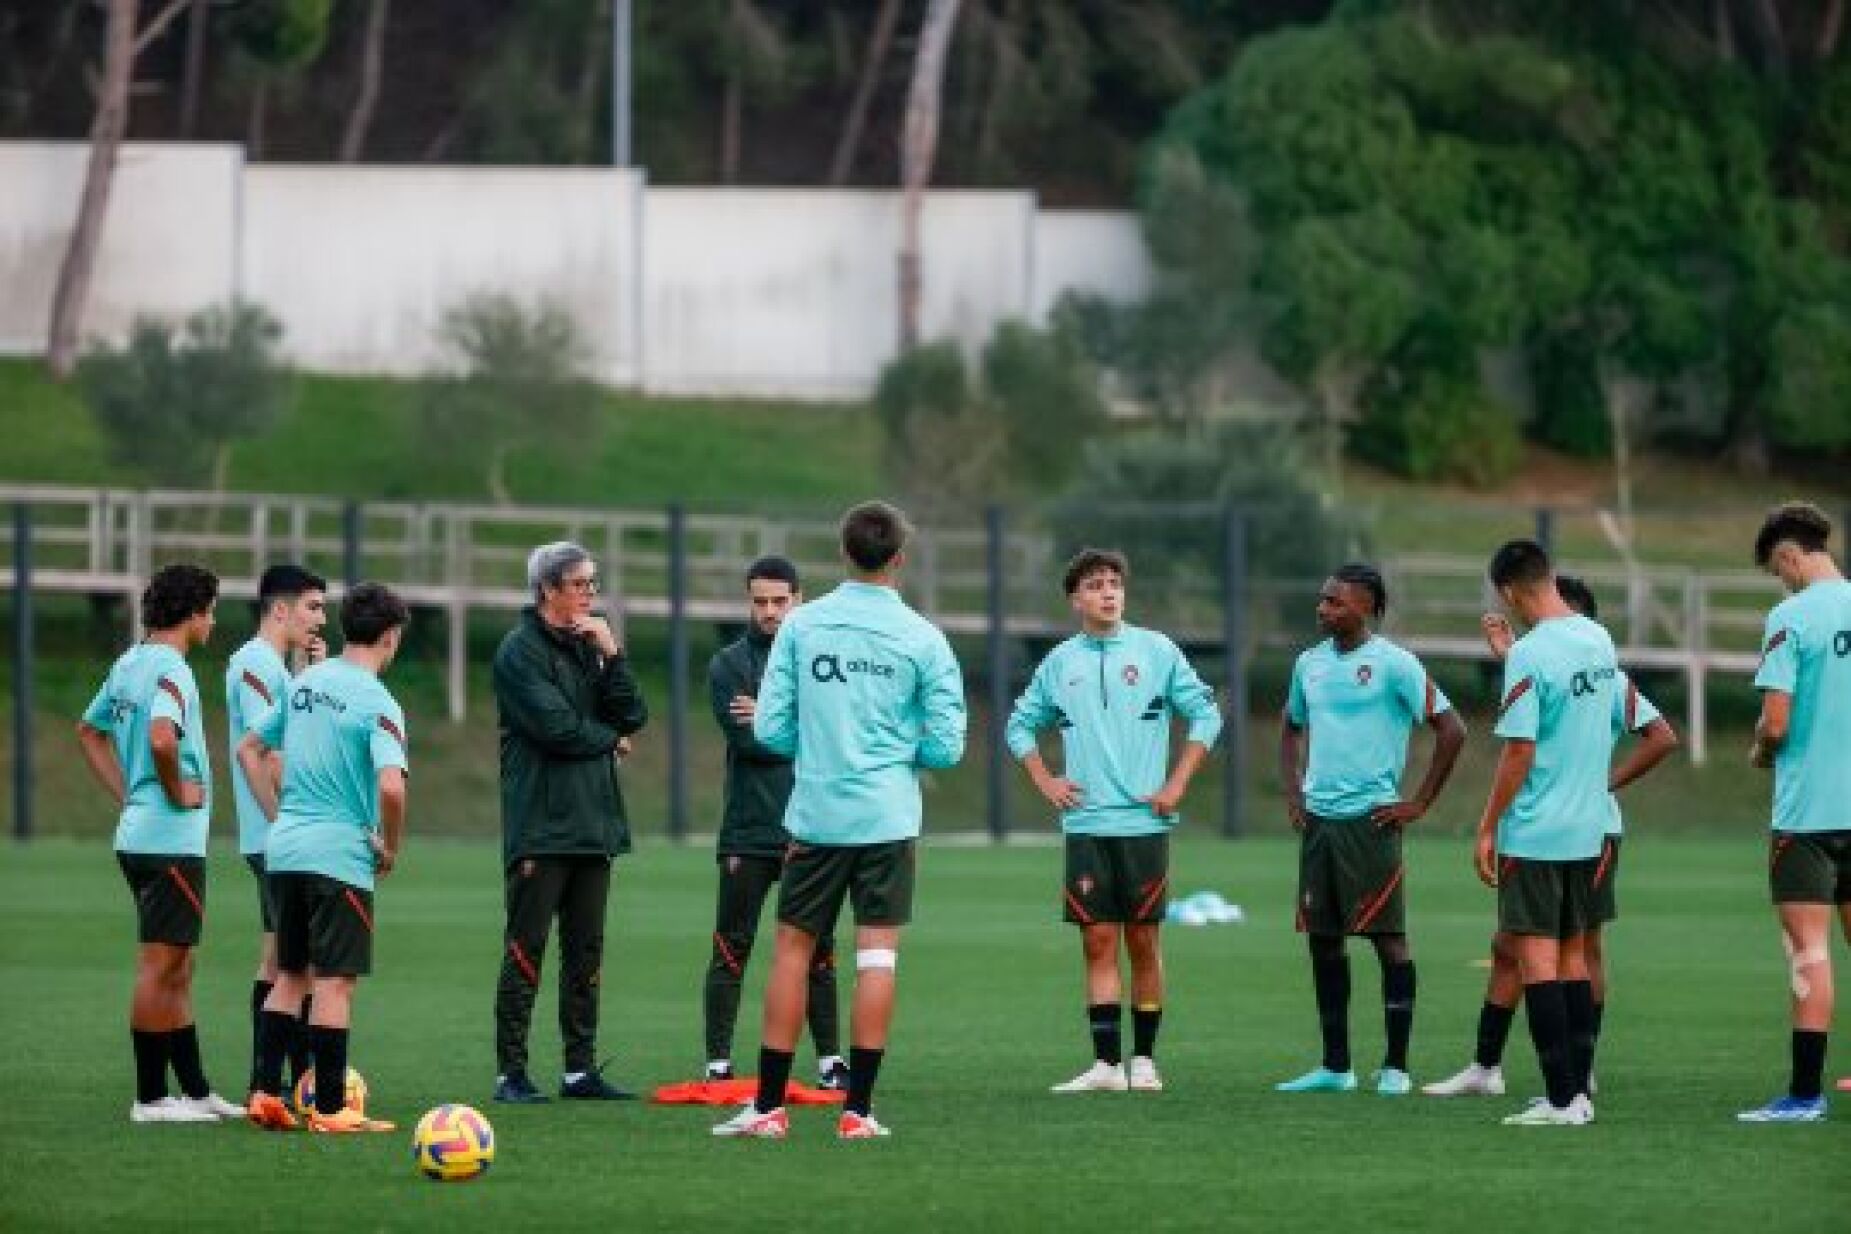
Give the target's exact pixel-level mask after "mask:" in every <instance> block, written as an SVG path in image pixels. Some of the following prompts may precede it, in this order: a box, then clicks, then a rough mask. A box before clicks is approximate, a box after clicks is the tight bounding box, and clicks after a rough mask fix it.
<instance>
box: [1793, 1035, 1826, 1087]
mask: <svg viewBox="0 0 1851 1234" xmlns="http://www.w3.org/2000/svg"><path fill="white" fill-rule="evenodd" d="M1824 1088H1825V1034H1824V1033H1815V1032H1809V1031H1808V1030H1806V1029H1803V1028H1796V1029H1794V1030H1793V1082H1792V1083H1791V1084H1789V1085H1787V1095H1788V1096H1790V1097H1793V1098H1795V1099H1797V1100H1800V1101H1817V1100H1818V1099H1819V1094H1820V1093H1822V1092H1823V1091H1824Z"/></svg>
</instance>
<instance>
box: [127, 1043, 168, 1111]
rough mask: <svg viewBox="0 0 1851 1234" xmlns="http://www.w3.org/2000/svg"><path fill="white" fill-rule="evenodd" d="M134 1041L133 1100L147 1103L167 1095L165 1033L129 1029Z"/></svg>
mask: <svg viewBox="0 0 1851 1234" xmlns="http://www.w3.org/2000/svg"><path fill="white" fill-rule="evenodd" d="M129 1039H130V1040H131V1041H133V1042H134V1043H135V1100H137V1101H139V1102H141V1103H142V1104H143V1105H147V1104H148V1103H149V1102H151V1101H159V1100H161V1099H162V1098H163V1097H165V1096H167V1034H166V1033H149V1032H143V1031H142V1030H141V1029H139V1028H131V1029H129Z"/></svg>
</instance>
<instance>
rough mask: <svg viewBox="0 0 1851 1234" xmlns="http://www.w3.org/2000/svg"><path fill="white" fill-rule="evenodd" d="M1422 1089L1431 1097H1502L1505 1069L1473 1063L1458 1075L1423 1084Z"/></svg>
mask: <svg viewBox="0 0 1851 1234" xmlns="http://www.w3.org/2000/svg"><path fill="white" fill-rule="evenodd" d="M1420 1091H1421V1092H1423V1093H1425V1094H1427V1096H1429V1097H1502V1096H1503V1095H1504V1069H1503V1068H1502V1067H1480V1066H1479V1065H1478V1064H1477V1063H1472V1064H1470V1065H1468V1066H1467V1067H1466V1069H1465V1070H1464V1071H1461V1072H1460V1073H1459V1074H1458V1075H1456V1076H1452V1077H1450V1078H1448V1079H1444V1080H1435V1081H1434V1082H1433V1083H1431V1084H1423V1085H1421V1086H1420Z"/></svg>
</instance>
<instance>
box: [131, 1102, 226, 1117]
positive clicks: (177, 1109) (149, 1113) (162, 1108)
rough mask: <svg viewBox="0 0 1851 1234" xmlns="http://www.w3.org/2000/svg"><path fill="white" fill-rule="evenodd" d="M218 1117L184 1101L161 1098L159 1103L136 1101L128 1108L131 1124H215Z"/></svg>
mask: <svg viewBox="0 0 1851 1234" xmlns="http://www.w3.org/2000/svg"><path fill="white" fill-rule="evenodd" d="M218 1120H219V1117H218V1115H216V1114H208V1113H206V1112H205V1111H204V1110H196V1109H194V1108H193V1107H192V1106H191V1105H190V1104H188V1103H187V1102H184V1101H176V1100H175V1099H174V1098H172V1097H162V1098H161V1099H160V1100H159V1101H137V1102H136V1103H135V1104H134V1105H131V1106H130V1107H129V1121H130V1122H131V1123H216V1122H217V1121H218Z"/></svg>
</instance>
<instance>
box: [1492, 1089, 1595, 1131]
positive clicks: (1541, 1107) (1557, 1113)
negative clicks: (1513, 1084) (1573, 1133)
mask: <svg viewBox="0 0 1851 1234" xmlns="http://www.w3.org/2000/svg"><path fill="white" fill-rule="evenodd" d="M1593 1121H1594V1105H1593V1103H1592V1102H1590V1101H1589V1100H1588V1099H1587V1098H1586V1097H1585V1096H1583V1095H1581V1094H1576V1096H1575V1099H1574V1100H1573V1101H1571V1102H1569V1103H1568V1104H1567V1105H1566V1106H1563V1107H1561V1108H1560V1109H1558V1108H1556V1107H1555V1106H1552V1105H1550V1104H1549V1103H1548V1102H1547V1101H1532V1102H1530V1104H1529V1105H1527V1106H1525V1107H1523V1109H1522V1110H1520V1111H1518V1112H1517V1113H1515V1114H1512V1115H1511V1116H1510V1117H1508V1118H1506V1119H1505V1120H1504V1125H1505V1126H1506V1127H1586V1126H1588V1125H1589V1124H1591V1123H1592V1122H1593Z"/></svg>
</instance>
